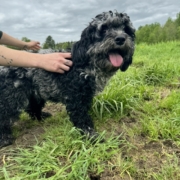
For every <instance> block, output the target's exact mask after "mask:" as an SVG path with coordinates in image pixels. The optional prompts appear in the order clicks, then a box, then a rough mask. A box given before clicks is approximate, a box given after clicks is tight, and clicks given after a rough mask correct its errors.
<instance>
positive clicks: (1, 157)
mask: <svg viewBox="0 0 180 180" xmlns="http://www.w3.org/2000/svg"><path fill="white" fill-rule="evenodd" d="M62 109H63V107H62V105H60V104H51V103H50V104H47V105H46V107H45V108H44V111H46V112H49V113H51V114H52V115H55V114H56V113H57V112H60V111H62ZM18 123H19V124H18ZM18 123H17V125H19V127H20V130H21V134H20V135H19V136H18V137H17V138H16V140H15V143H14V144H13V145H11V146H8V147H5V148H2V149H0V166H2V165H3V164H4V163H5V162H6V161H7V160H8V158H9V156H11V150H13V149H14V150H15V149H16V148H17V147H23V148H27V147H31V146H33V145H35V144H37V143H38V142H40V141H41V135H42V134H43V133H44V129H43V127H42V124H41V123H38V124H37V125H35V126H33V127H31V128H27V125H26V124H23V122H21V121H20V122H18ZM26 123H27V122H26ZM134 126H138V121H137V119H134V118H132V117H130V116H129V117H128V116H127V117H124V118H122V119H121V120H119V121H115V120H113V119H110V120H108V121H107V122H105V123H104V124H103V126H101V127H100V128H99V131H101V130H106V131H107V133H108V132H109V133H110V132H114V135H115V136H116V135H119V134H122V138H124V139H126V140H127V141H128V142H129V143H130V144H132V145H133V148H131V149H129V150H127V149H125V148H124V149H123V148H122V152H121V155H119V156H121V157H122V158H123V159H124V160H126V159H128V160H130V161H131V162H133V163H134V164H135V167H136V168H137V169H138V171H137V172H135V173H134V174H133V176H131V178H130V176H129V175H128V174H127V175H126V174H124V176H123V177H120V173H121V172H119V170H117V169H116V168H114V169H112V170H111V171H110V170H108V169H107V170H105V171H104V172H102V173H101V174H100V175H99V174H98V175H97V174H93V173H89V178H90V180H130V179H139V180H141V179H142V180H144V179H146V174H148V173H150V174H151V173H155V172H157V173H158V172H159V171H161V168H162V166H163V165H165V164H168V163H171V161H173V160H171V159H169V156H173V154H175V155H176V156H177V157H178V160H179V162H180V149H179V148H178V147H177V146H176V145H175V144H174V142H173V141H172V140H159V141H152V140H149V139H148V138H147V137H145V136H143V135H139V134H134V135H133V136H129V135H127V134H128V133H127V131H128V130H130V129H131V128H133V127H134ZM117 156H118V155H117ZM172 163H173V162H172ZM179 165H180V164H179ZM54 174H55V172H54V171H51V172H47V174H46V177H47V178H48V177H51V176H53V175H54Z"/></svg>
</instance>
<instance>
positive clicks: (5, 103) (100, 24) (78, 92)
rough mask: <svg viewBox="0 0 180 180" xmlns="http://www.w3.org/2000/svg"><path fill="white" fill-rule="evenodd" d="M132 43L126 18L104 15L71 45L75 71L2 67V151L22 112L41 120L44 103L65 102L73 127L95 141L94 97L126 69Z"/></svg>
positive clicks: (0, 141) (0, 73)
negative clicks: (91, 109)
mask: <svg viewBox="0 0 180 180" xmlns="http://www.w3.org/2000/svg"><path fill="white" fill-rule="evenodd" d="M134 40H135V29H134V27H133V25H132V23H131V21H130V18H129V16H128V15H127V14H125V13H118V12H112V11H109V12H104V13H102V14H99V15H97V16H96V17H95V18H94V19H93V20H92V22H90V23H89V26H88V27H87V28H85V29H84V30H83V32H82V34H81V39H80V40H79V41H77V42H76V43H75V44H74V45H73V48H72V61H73V67H72V68H71V69H70V71H68V72H66V73H65V74H59V73H52V72H47V71H45V70H42V69H36V68H16V67H1V68H0V147H3V146H7V145H9V144H12V142H13V138H12V133H11V126H12V124H13V122H14V121H16V120H17V119H18V116H19V115H20V113H21V111H22V110H25V111H26V112H27V113H28V114H29V115H30V116H31V117H32V118H33V119H34V118H35V119H38V120H41V119H42V108H43V107H44V105H45V103H46V101H52V102H57V103H58V102H61V103H63V104H64V105H65V106H66V109H67V112H68V114H69V116H70V120H71V122H72V123H73V124H74V126H75V127H77V128H78V129H80V130H81V131H82V132H83V134H85V135H88V136H89V137H97V135H98V134H97V133H96V131H95V130H94V125H93V121H92V119H91V117H90V116H89V114H88V111H89V109H90V107H91V103H92V100H93V97H94V95H95V94H96V93H97V92H99V91H102V90H103V88H104V86H105V85H106V83H107V81H108V80H109V79H110V77H112V76H113V75H114V74H115V72H116V71H117V70H118V69H120V70H121V71H125V70H127V68H128V66H129V65H130V64H131V63H132V57H133V53H134ZM28 61H30V60H28Z"/></svg>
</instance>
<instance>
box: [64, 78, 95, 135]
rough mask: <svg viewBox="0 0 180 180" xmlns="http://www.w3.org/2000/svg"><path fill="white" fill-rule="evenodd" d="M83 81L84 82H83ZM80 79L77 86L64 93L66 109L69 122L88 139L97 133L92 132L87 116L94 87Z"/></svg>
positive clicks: (91, 124)
mask: <svg viewBox="0 0 180 180" xmlns="http://www.w3.org/2000/svg"><path fill="white" fill-rule="evenodd" d="M83 80H84V81H83ZM83 80H82V79H81V80H80V81H79V84H78V86H73V87H72V88H71V91H69V92H66V93H68V94H67V96H66V97H67V98H66V103H65V104H66V109H67V112H68V114H69V116H70V120H71V122H72V123H73V124H74V126H75V127H77V128H78V129H80V130H81V131H82V133H83V134H85V135H88V137H90V138H91V137H93V138H94V137H97V136H98V133H96V131H95V130H94V124H93V121H92V118H91V117H90V115H89V114H88V112H89V110H90V107H91V104H92V100H93V96H94V91H95V90H94V89H95V88H94V86H93V85H92V84H91V83H89V82H87V79H86V80H85V79H83Z"/></svg>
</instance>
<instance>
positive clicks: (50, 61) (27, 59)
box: [0, 45, 72, 73]
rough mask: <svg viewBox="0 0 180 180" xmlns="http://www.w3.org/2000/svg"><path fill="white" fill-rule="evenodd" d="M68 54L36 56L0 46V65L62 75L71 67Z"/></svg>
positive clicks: (36, 54) (35, 54)
mask: <svg viewBox="0 0 180 180" xmlns="http://www.w3.org/2000/svg"><path fill="white" fill-rule="evenodd" d="M66 58H68V59H71V54H70V53H51V54H38V53H30V52H26V51H19V50H14V49H10V48H7V47H5V46H1V45H0V65H1V66H17V67H34V68H42V69H45V70H47V71H52V72H58V73H64V72H65V71H68V70H69V69H70V66H72V61H70V60H67V59H66Z"/></svg>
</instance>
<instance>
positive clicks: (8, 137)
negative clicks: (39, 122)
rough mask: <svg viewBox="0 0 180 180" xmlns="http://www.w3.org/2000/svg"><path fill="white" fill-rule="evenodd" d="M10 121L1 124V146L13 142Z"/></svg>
mask: <svg viewBox="0 0 180 180" xmlns="http://www.w3.org/2000/svg"><path fill="white" fill-rule="evenodd" d="M13 140H14V139H13V137H12V132H11V126H10V122H9V124H7V123H6V125H1V126H0V148H1V147H4V146H8V145H10V144H12V143H13Z"/></svg>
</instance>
